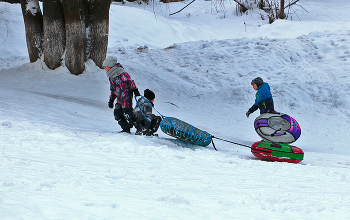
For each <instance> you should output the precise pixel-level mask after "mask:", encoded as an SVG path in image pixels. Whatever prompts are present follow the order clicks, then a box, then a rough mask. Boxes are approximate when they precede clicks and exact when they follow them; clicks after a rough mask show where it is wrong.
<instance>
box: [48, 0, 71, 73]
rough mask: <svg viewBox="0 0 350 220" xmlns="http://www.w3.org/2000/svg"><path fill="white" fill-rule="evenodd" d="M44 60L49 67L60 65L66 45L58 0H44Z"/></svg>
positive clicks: (61, 6)
mask: <svg viewBox="0 0 350 220" xmlns="http://www.w3.org/2000/svg"><path fill="white" fill-rule="evenodd" d="M43 11H44V62H45V64H46V66H47V67H48V68H50V69H56V68H57V67H59V66H60V65H61V60H62V56H63V54H64V50H65V46H66V30H65V24H64V14H63V5H62V3H61V1H60V0H44V1H43Z"/></svg>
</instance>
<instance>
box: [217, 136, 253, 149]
mask: <svg viewBox="0 0 350 220" xmlns="http://www.w3.org/2000/svg"><path fill="white" fill-rule="evenodd" d="M212 138H215V139H218V140H221V141H225V142H228V143H231V144H236V145H240V146H243V147H247V148H252V147H250V146H248V145H244V144H240V143H236V142H233V141H228V140H225V139H222V138H218V137H214V136H212ZM213 143H214V142H213Z"/></svg>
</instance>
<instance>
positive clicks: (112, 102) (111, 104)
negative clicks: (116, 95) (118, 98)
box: [108, 98, 114, 108]
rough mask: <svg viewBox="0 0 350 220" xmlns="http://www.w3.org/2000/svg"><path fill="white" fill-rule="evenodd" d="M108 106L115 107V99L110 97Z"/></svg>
mask: <svg viewBox="0 0 350 220" xmlns="http://www.w3.org/2000/svg"><path fill="white" fill-rule="evenodd" d="M108 107H109V108H113V107H114V99H111V98H109V101H108Z"/></svg>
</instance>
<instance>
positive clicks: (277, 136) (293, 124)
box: [254, 112, 301, 144]
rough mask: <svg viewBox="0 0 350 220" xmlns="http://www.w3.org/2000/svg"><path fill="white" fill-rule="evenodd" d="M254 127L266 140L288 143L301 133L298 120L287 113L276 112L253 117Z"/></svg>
mask: <svg viewBox="0 0 350 220" xmlns="http://www.w3.org/2000/svg"><path fill="white" fill-rule="evenodd" d="M254 128H255V131H256V133H258V135H259V136H260V137H261V138H262V139H263V140H264V141H267V142H275V143H284V144H290V143H293V142H295V141H296V140H297V139H298V138H299V137H300V135H301V128H300V125H299V124H298V122H297V121H296V120H295V119H294V118H292V117H290V116H289V115H286V114H283V113H278V112H272V113H264V114H261V115H260V116H258V117H257V118H256V119H255V121H254Z"/></svg>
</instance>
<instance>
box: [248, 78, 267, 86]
mask: <svg viewBox="0 0 350 220" xmlns="http://www.w3.org/2000/svg"><path fill="white" fill-rule="evenodd" d="M253 83H254V84H256V85H257V86H258V87H260V86H261V85H262V84H264V81H263V79H262V78H261V77H256V78H255V79H253V80H252V83H251V84H253Z"/></svg>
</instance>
